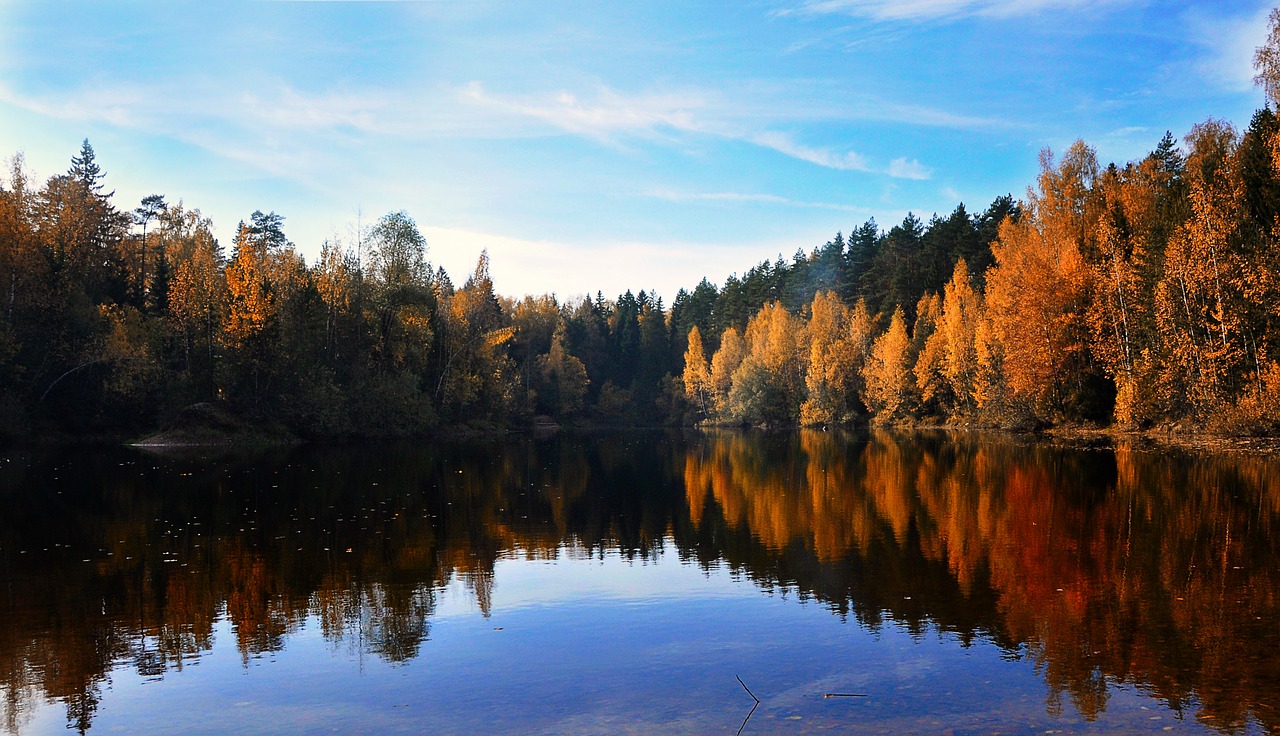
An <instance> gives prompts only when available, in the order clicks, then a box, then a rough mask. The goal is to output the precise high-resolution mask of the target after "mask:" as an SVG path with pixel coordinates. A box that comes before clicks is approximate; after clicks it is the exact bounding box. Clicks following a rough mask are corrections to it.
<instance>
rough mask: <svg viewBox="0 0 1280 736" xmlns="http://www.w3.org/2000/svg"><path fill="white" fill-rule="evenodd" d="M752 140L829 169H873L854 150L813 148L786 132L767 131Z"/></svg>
mask: <svg viewBox="0 0 1280 736" xmlns="http://www.w3.org/2000/svg"><path fill="white" fill-rule="evenodd" d="M750 141H751V142H752V143H754V144H756V145H758V146H763V147H765V148H771V149H773V150H775V151H777V152H778V153H781V154H784V155H787V156H790V157H792V158H797V159H800V160H801V161H808V162H809V163H811V164H817V165H818V166H823V167H825V168H828V169H836V170H839V171H867V172H870V171H873V169H872V168H871V166H870V165H869V164H868V163H867V159H866V158H865V157H863V156H862V155H860V154H858V153H856V152H854V151H845V152H843V153H840V152H836V151H831V150H829V149H825V148H811V147H809V146H805V145H801V144H799V143H796V142H795V141H793V140H791V137H790V136H788V135H786V134H785V133H778V132H776V131H765V132H763V133H757V134H755V135H753V136H751V137H750Z"/></svg>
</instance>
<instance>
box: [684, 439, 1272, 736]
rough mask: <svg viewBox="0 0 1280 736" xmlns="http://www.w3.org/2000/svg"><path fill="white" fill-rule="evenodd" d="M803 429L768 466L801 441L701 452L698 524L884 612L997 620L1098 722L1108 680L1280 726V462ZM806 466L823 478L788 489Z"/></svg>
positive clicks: (1058, 691) (1235, 719)
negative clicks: (851, 437)
mask: <svg viewBox="0 0 1280 736" xmlns="http://www.w3.org/2000/svg"><path fill="white" fill-rule="evenodd" d="M786 441H788V442H791V443H793V445H795V446H796V447H795V449H797V450H798V452H793V453H792V455H791V457H789V458H788V462H789V463H790V464H789V465H778V466H769V467H767V468H762V466H761V464H760V462H759V458H761V457H767V456H768V454H769V453H770V452H776V451H778V444H779V443H781V442H783V440H780V439H776V438H769V437H767V436H760V435H731V436H729V437H727V438H724V439H717V440H715V441H712V442H709V443H707V444H706V445H704V446H702V447H699V448H697V449H696V450H691V451H690V453H689V458H690V460H689V464H688V465H686V468H685V478H686V490H687V492H688V494H689V496H688V498H689V500H690V503H691V506H692V507H693V508H696V509H698V510H697V511H696V512H695V514H694V517H695V519H696V520H697V521H696V523H697V524H700V525H702V526H708V525H712V526H713V525H715V524H717V523H719V524H723V525H725V526H726V527H727V529H728V531H729V536H731V534H732V533H734V532H739V533H741V534H750V535H751V537H752V541H753V542H754V543H755V546H752V545H743V544H737V545H726V557H727V558H728V559H729V560H730V561H732V562H733V563H734V564H735V565H739V566H741V567H742V568H744V569H745V570H746V571H747V572H748V574H752V575H754V576H756V577H757V578H758V579H761V580H762V581H763V582H765V583H766V584H782V585H790V586H794V587H796V588H797V589H799V590H800V591H801V593H808V594H812V595H815V596H816V597H818V598H821V599H823V600H825V601H827V602H828V603H829V604H830V605H832V606H833V608H835V609H836V610H838V611H840V612H841V613H844V612H846V611H848V610H849V609H850V608H851V609H852V611H853V613H854V614H855V615H856V616H857V617H858V618H859V620H861V621H862V622H863V623H865V624H866V625H869V626H877V625H879V624H880V621H881V616H882V612H884V611H887V612H889V615H891V616H892V617H893V618H894V619H895V620H897V621H900V622H902V623H903V624H904V625H906V626H907V627H908V628H909V629H911V630H913V631H918V630H920V628H921V627H922V626H924V625H926V624H931V625H934V626H936V627H938V628H940V629H943V630H953V631H957V632H958V633H960V634H962V635H963V634H966V633H968V634H972V633H973V632H983V633H985V634H986V635H988V636H990V637H991V638H992V639H993V640H995V641H997V642H999V643H1001V644H1002V645H1003V646H1006V647H1009V648H1010V649H1011V650H1016V651H1020V652H1023V653H1025V655H1026V656H1028V657H1029V658H1030V659H1031V660H1032V661H1034V662H1035V663H1036V666H1037V669H1038V671H1039V672H1040V673H1041V674H1042V675H1043V676H1044V678H1045V680H1046V682H1047V683H1048V685H1049V686H1050V692H1051V693H1052V694H1051V696H1050V703H1049V706H1050V709H1051V710H1053V709H1056V708H1060V707H1061V698H1062V696H1063V695H1065V696H1067V697H1069V698H1070V700H1071V702H1072V703H1073V704H1074V705H1075V707H1076V708H1077V709H1078V710H1079V711H1080V712H1081V714H1082V715H1084V716H1085V717H1086V718H1094V717H1096V716H1097V715H1098V714H1099V713H1101V712H1102V710H1104V709H1105V707H1106V703H1107V697H1108V683H1109V682H1129V683H1134V684H1139V685H1142V686H1144V687H1147V688H1149V689H1151V690H1152V691H1153V692H1155V693H1156V694H1157V696H1158V697H1161V698H1162V699H1164V700H1165V701H1167V702H1168V703H1169V705H1170V706H1171V707H1172V708H1174V709H1175V710H1178V711H1179V712H1181V711H1183V710H1184V709H1188V707H1189V706H1191V705H1192V704H1193V703H1194V704H1195V707H1194V710H1195V711H1196V714H1197V717H1198V718H1200V719H1202V721H1203V722H1204V723H1205V724H1206V725H1210V726H1213V727H1214V728H1219V729H1223V730H1226V731H1232V730H1236V729H1239V728H1240V727H1242V726H1243V725H1244V724H1245V723H1246V721H1247V720H1248V718H1249V717H1250V715H1251V714H1252V716H1253V717H1255V718H1257V719H1258V720H1259V721H1260V722H1261V723H1262V724H1264V725H1267V726H1268V727H1271V728H1275V727H1277V725H1280V712H1277V706H1276V703H1280V682H1278V681H1277V680H1276V677H1275V672H1276V671H1277V667H1280V662H1278V661H1277V657H1278V656H1280V655H1277V654H1276V652H1278V651H1280V633H1278V632H1277V624H1280V601H1277V600H1276V596H1277V593H1278V592H1280V569H1277V565H1276V561H1277V559H1280V556H1278V555H1280V549H1277V543H1278V542H1280V536H1277V535H1276V533H1275V526H1276V524H1277V522H1278V521H1280V505H1278V500H1280V488H1278V487H1277V485H1278V484H1280V475H1278V474H1277V470H1278V469H1280V467H1278V466H1277V464H1276V463H1275V462H1274V461H1270V460H1267V459H1265V458H1258V457H1246V456H1234V457H1230V456H1228V457H1208V458H1206V457H1200V458H1194V459H1193V458H1191V457H1188V456H1185V455H1182V454H1177V453H1172V454H1157V453H1150V452H1142V451H1140V450H1138V449H1136V448H1134V447H1132V446H1129V445H1125V444H1122V445H1121V446H1120V447H1118V448H1116V449H1115V450H1114V451H1112V450H1110V449H1107V450H1102V451H1099V450H1095V451H1064V450H1061V449H1054V448H1050V447H1046V446H1029V447H1020V446H1017V445H1014V444H1010V443H1008V442H1004V441H998V440H993V439H990V438H985V439H984V438H981V437H980V436H979V437H977V438H974V437H963V436H962V437H960V438H949V439H945V440H944V439H941V438H929V437H921V436H918V435H916V436H912V437H911V439H910V441H902V440H900V439H899V438H898V437H896V436H894V435H892V434H890V433H886V432H874V433H872V434H871V436H870V437H868V438H866V439H865V440H863V441H855V442H852V443H850V442H848V441H847V440H845V439H840V438H834V437H832V436H831V435H829V434H826V433H821V432H806V433H802V434H801V435H800V436H799V438H798V439H795V438H792V439H788V440H786ZM796 463H800V464H801V465H803V464H805V463H807V464H808V466H809V467H808V470H807V472H806V482H805V484H803V485H796V486H792V488H793V489H796V490H790V491H788V490H786V487H787V483H786V480H785V479H786V478H792V477H795V476H796V475H797V474H798V472H801V471H797V470H796V469H795V464H796ZM833 479H835V480H834V482H833ZM704 500H705V501H707V502H708V503H707V504H706V505H704V504H703V501H704ZM712 506H714V508H715V509H716V511H717V512H718V515H719V519H715V518H713V516H714V515H713V514H712V513H711V508H712ZM826 525H831V526H832V527H833V528H834V529H836V530H838V531H839V532H841V533H844V534H845V536H843V537H842V536H840V535H839V534H838V533H831V532H827V531H824V527H825V526H826ZM804 553H807V554H809V555H811V557H812V560H811V561H810V565H809V568H806V566H805V564H804V563H803V562H802V560H804V559H805V554H804ZM782 560H787V561H788V564H789V565H790V566H789V567H784V565H783V564H782V563H781V561H782ZM831 567H835V568H838V569H842V570H843V572H844V574H843V576H841V577H839V578H838V582H837V583H836V584H835V585H833V584H832V576H831V574H830V568H831ZM942 570H945V574H940V571H942ZM841 585H843V586H846V587H844V588H841Z"/></svg>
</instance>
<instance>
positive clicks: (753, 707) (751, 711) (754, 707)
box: [734, 675, 760, 736]
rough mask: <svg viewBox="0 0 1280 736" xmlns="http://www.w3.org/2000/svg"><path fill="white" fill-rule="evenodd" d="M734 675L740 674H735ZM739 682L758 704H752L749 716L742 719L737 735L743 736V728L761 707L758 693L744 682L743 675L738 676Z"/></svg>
mask: <svg viewBox="0 0 1280 736" xmlns="http://www.w3.org/2000/svg"><path fill="white" fill-rule="evenodd" d="M734 677H738V676H737V675H734ZM738 684H739V685H741V686H742V689H743V690H746V691H747V695H750V696H751V699H752V700H754V701H756V704H755V705H753V706H751V710H750V711H749V712H748V713H747V717H746V718H743V719H742V725H741V726H738V733H737V734H736V736H742V729H744V728H746V727H747V721H749V720H751V716H753V715H755V712H756V708H759V707H760V698H757V697H756V694H755V693H753V692H751V688H749V687H747V683H745V682H743V681H742V678H741V677H738Z"/></svg>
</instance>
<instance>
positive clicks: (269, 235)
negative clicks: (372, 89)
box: [0, 107, 1280, 443]
mask: <svg viewBox="0 0 1280 736" xmlns="http://www.w3.org/2000/svg"><path fill="white" fill-rule="evenodd" d="M1184 144H1185V147H1184V146H1180V145H1179V144H1178V143H1177V142H1176V141H1175V139H1174V138H1173V136H1172V135H1170V134H1165V136H1164V138H1163V139H1162V140H1161V141H1160V142H1159V144H1158V145H1157V147H1156V148H1155V149H1154V150H1153V151H1152V152H1151V153H1150V154H1149V155H1148V156H1146V157H1145V158H1143V159H1141V160H1139V161H1134V162H1130V163H1126V164H1123V165H1117V164H1109V165H1106V166H1103V165H1101V164H1100V163H1099V162H1098V160H1097V157H1096V154H1095V152H1094V151H1093V150H1092V149H1091V148H1089V147H1088V146H1087V145H1086V144H1085V143H1083V142H1077V143H1076V144H1074V145H1073V146H1071V147H1070V148H1069V149H1068V150H1067V151H1066V152H1065V153H1064V154H1063V155H1061V157H1055V156H1054V155H1053V154H1052V153H1050V152H1049V151H1045V152H1044V153H1042V155H1041V174H1040V176H1039V178H1038V180H1037V181H1036V183H1035V185H1034V186H1033V187H1032V188H1030V189H1029V190H1028V191H1027V194H1026V197H1025V199H1023V200H1021V201H1015V200H1014V199H1013V198H1012V197H1011V196H1003V197H999V198H997V199H996V200H995V201H994V202H992V203H991V204H990V205H989V206H988V207H987V208H986V209H985V210H983V211H982V212H981V213H980V214H977V215H972V214H970V213H969V212H968V210H967V209H966V208H965V206H964V205H963V204H961V205H959V206H958V207H957V208H956V209H955V211H954V212H952V213H951V214H949V215H947V216H945V217H941V216H937V215H935V216H933V217H932V218H931V219H930V220H929V221H928V222H924V221H922V220H921V219H919V218H917V217H916V216H915V215H911V214H909V215H908V216H907V217H906V218H905V219H904V220H903V222H902V223H900V224H898V225H895V226H893V227H891V228H889V229H888V230H882V229H881V228H880V227H879V226H878V225H877V224H876V223H875V222H874V220H870V221H868V222H866V223H865V224H863V225H861V226H859V227H857V228H855V229H853V230H852V231H851V233H850V234H849V235H848V236H847V237H846V236H845V235H844V234H843V233H837V234H836V235H835V237H834V238H833V239H832V240H830V241H829V242H827V243H825V244H823V245H821V246H818V247H817V248H815V249H813V250H812V251H811V252H808V253H806V252H805V251H803V250H799V251H797V252H796V254H795V256H794V257H793V258H792V259H791V260H789V261H788V260H785V259H783V258H781V257H779V258H778V260H777V261H774V262H769V261H765V262H762V263H760V264H758V265H757V266H755V267H754V268H751V269H750V270H748V271H747V272H746V273H745V274H744V275H742V276H738V275H733V276H730V277H729V278H728V279H727V280H726V281H725V283H724V284H723V285H722V286H719V287H717V286H716V285H714V284H712V283H710V282H709V281H708V280H707V279H705V278H704V279H702V281H701V282H700V283H699V284H698V285H697V286H696V287H694V288H692V289H691V290H685V289H682V290H680V292H679V293H678V294H677V295H676V297H675V299H674V301H673V302H672V303H671V305H670V306H669V307H668V306H666V305H664V303H663V300H662V298H660V297H659V296H657V295H656V293H655V292H652V291H648V292H646V291H643V290H641V291H637V292H631V291H628V292H627V293H625V294H622V295H621V296H619V297H617V298H616V299H606V298H605V297H604V295H603V294H602V293H600V292H599V291H597V292H596V296H595V297H594V298H581V299H575V300H569V301H564V302H562V301H560V300H558V299H557V298H556V297H555V295H549V294H548V295H542V296H526V297H523V298H522V299H515V298H508V297H503V296H500V295H499V294H497V293H496V292H495V290H494V286H493V283H492V281H491V279H490V277H489V267H488V257H487V255H485V254H482V255H481V256H480V259H479V262H478V263H477V265H476V267H475V270H474V271H473V272H472V273H471V274H470V275H469V276H467V278H466V279H465V281H464V282H463V283H462V285H461V286H455V284H454V283H453V281H452V279H451V278H450V276H449V274H447V273H445V271H444V270H443V269H441V268H433V267H432V265H431V263H430V262H429V261H428V260H427V243H426V240H425V238H424V237H423V236H422V234H421V233H420V232H419V230H418V228H417V226H416V224H415V223H414V221H413V219H412V218H411V217H410V216H409V215H408V214H406V213H405V212H403V211H402V212H393V213H389V214H387V215H385V216H383V217H382V218H381V219H379V220H378V221H377V223H376V224H375V225H373V226H372V227H368V228H365V229H363V230H360V231H358V232H355V233H354V234H353V235H352V236H351V237H350V238H347V239H334V240H331V241H328V242H326V243H325V244H324V245H323V247H322V249H321V253H320V256H319V258H318V259H317V260H316V261H315V262H314V263H307V262H306V261H304V259H303V258H302V257H301V256H300V255H299V253H298V251H297V250H296V249H295V247H294V244H293V243H291V242H289V240H288V238H287V237H286V235H285V232H284V218H283V217H282V216H280V215H278V214H276V213H274V212H270V213H267V214H263V213H262V212H254V213H253V214H252V215H251V216H250V217H249V219H248V220H247V221H244V222H241V223H240V225H239V228H238V229H237V233H236V236H235V238H234V241H233V242H232V243H231V244H230V252H229V254H228V253H227V251H226V250H225V249H224V247H223V245H222V244H221V243H219V242H218V241H217V240H216V239H215V238H214V237H213V235H212V231H211V223H210V221H209V220H208V219H207V218H205V217H204V216H202V215H201V213H200V211H199V210H196V209H189V208H187V207H186V206H185V205H184V204H183V203H181V202H178V203H169V202H166V199H165V197H163V196H160V195H151V196H149V197H146V198H144V199H143V201H142V203H141V206H139V207H137V208H136V209H133V210H132V211H125V210H123V209H121V208H119V207H118V206H117V205H116V204H114V203H113V192H111V191H108V190H107V188H106V184H105V176H106V174H105V172H104V171H103V169H102V168H101V167H100V166H99V164H98V162H97V160H96V157H95V154H94V151H93V148H92V147H91V145H90V144H89V142H88V141H87V140H86V141H85V142H84V145H83V147H82V148H81V150H80V152H79V154H78V155H77V156H75V157H73V158H72V163H71V166H70V168H69V170H68V171H67V172H66V173H65V174H59V175H55V176H53V177H51V178H49V179H48V180H47V181H46V182H45V183H44V184H43V185H40V186H37V185H36V184H35V183H34V182H32V181H31V180H30V177H29V175H28V174H27V173H26V172H25V170H24V168H23V159H22V156H21V154H18V155H17V156H15V157H14V158H13V160H12V161H11V165H10V167H9V172H8V175H7V177H6V178H5V180H4V181H3V182H0V286H2V287H3V311H2V312H0V439H8V440H17V439H20V438H28V439H29V438H32V437H60V438H86V437H88V438H116V439H119V438H123V437H128V438H138V437H147V436H151V437H152V438H153V441H156V442H165V441H168V442H177V443H181V442H190V443H209V442H214V443H216V442H250V443H252V442H272V441H281V440H285V439H302V440H306V439H328V440H334V439H374V438H391V437H414V436H440V435H447V434H456V433H466V432H490V431H500V430H504V429H511V428H517V427H527V426H534V425H536V426H544V427H555V426H558V425H562V424H563V425H576V426H659V425H666V426H679V425H686V426H687V425H733V426H768V427H794V426H800V425H803V426H835V425H850V424H865V423H880V424H902V425H909V424H914V425H950V426H977V427H998V428H1005V429H1037V430H1039V429H1047V428H1055V427H1067V428H1079V427H1087V428H1107V429H1109V430H1111V431H1126V432H1127V431H1147V432H1149V433H1153V434H1162V435H1174V436H1275V435H1276V434H1277V433H1280V359H1278V358H1277V356H1278V355H1280V247H1278V246H1280V225H1278V223H1280V220H1278V219H1277V218H1278V216H1280V169H1278V166H1277V163H1278V162H1280V159H1277V155H1280V121H1278V120H1277V117H1276V115H1275V114H1274V113H1273V112H1272V110H1271V108H1270V107H1267V108H1264V109H1261V110H1259V111H1258V112H1257V113H1256V114H1255V115H1254V116H1253V119H1252V121H1251V122H1250V124H1249V126H1248V128H1247V129H1246V130H1245V131H1243V133H1240V132H1238V131H1237V130H1236V129H1234V128H1233V127H1232V126H1231V125H1230V124H1228V123H1225V122H1223V121H1219V120H1209V121H1207V122H1205V123H1202V124H1200V125H1197V126H1196V127H1195V128H1194V129H1193V130H1192V131H1191V132H1190V133H1189V134H1188V135H1187V136H1186V137H1185V138H1184ZM158 431H159V432H160V434H158V435H157V434H156V432H158Z"/></svg>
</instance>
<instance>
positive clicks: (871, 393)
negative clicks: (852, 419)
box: [862, 307, 915, 423]
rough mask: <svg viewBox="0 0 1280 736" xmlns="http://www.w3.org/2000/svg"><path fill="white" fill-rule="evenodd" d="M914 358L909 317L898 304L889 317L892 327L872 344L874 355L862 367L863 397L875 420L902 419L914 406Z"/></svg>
mask: <svg viewBox="0 0 1280 736" xmlns="http://www.w3.org/2000/svg"><path fill="white" fill-rule="evenodd" d="M913 361H914V356H912V355H911V337H910V336H909V335H908V334H907V321H906V317H905V316H904V315H903V313H902V308H901V307H899V308H898V309H895V310H894V312H893V316H892V317H891V318H890V319H889V327H888V328H887V329H886V330H885V331H884V332H883V333H882V334H881V335H880V336H879V337H877V338H876V340H875V342H874V343H873V344H872V346H871V357H870V359H869V360H867V362H866V364H865V365H864V366H863V369H862V377H863V380H864V381H865V383H866V393H865V395H864V400H865V401H866V404H867V408H868V409H869V410H870V411H871V413H872V414H873V415H874V416H875V419H876V421H879V422H889V423H892V422H897V421H901V420H902V419H905V418H906V417H907V416H908V415H909V412H910V411H911V410H912V409H913V405H912V402H913V399H914V393H915V392H914V387H915V380H914V376H913V375H912V371H911V369H912V364H913Z"/></svg>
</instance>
